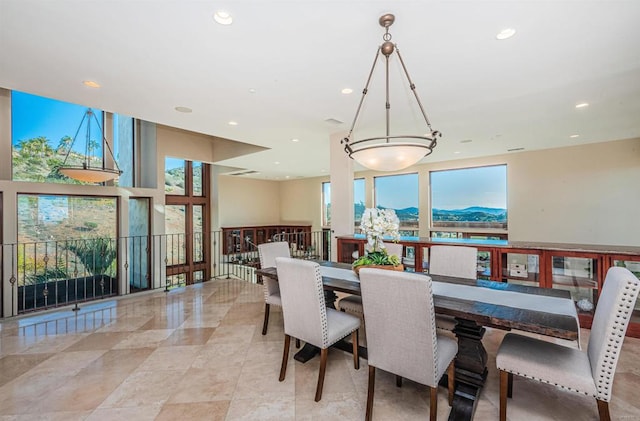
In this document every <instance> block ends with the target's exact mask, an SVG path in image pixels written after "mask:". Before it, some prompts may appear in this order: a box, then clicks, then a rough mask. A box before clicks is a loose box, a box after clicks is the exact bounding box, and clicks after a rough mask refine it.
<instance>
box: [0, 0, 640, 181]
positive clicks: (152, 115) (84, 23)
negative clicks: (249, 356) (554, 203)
mask: <svg viewBox="0 0 640 421" xmlns="http://www.w3.org/2000/svg"><path fill="white" fill-rule="evenodd" d="M219 9H225V10H227V11H228V12H230V13H231V14H232V16H233V18H234V23H233V25H230V26H221V25H219V24H217V23H215V22H214V20H213V18H212V15H213V14H214V12H215V11H216V10H219ZM388 12H389V13H393V14H395V15H396V22H395V24H394V25H393V26H392V27H391V30H390V32H391V34H392V35H393V41H394V42H396V43H397V45H398V48H399V49H400V50H401V52H402V55H403V58H404V60H405V63H406V65H407V68H408V71H409V74H410V75H411V77H412V79H413V81H414V83H415V84H416V86H417V92H418V94H419V96H420V98H421V100H422V103H423V104H424V106H425V109H426V111H427V114H428V116H429V118H430V120H431V122H432V125H433V128H434V129H436V130H439V131H441V132H442V133H443V134H444V136H443V137H442V139H441V140H440V141H439V144H438V147H437V148H436V150H435V152H434V153H433V154H432V155H431V156H430V157H428V158H426V159H425V162H435V161H444V160H451V159H459V158H467V157H475V156H484V155H495V154H500V153H505V152H506V151H507V150H509V149H514V148H525V149H526V150H533V149H543V148H554V147H560V146H567V145H574V144H579V143H590V142H602V141H609V140H618V139H625V138H632V137H640V1H637V0H629V1H604V0H603V1H585V0H580V1H578V0H576V1H483V0H473V1H453V0H452V1H444V0H443V1H424V0H423V1H399V0H395V1H373V0H371V1H330V0H313V1H312V0H297V1H268V0H254V1H250V0H246V1H239V0H238V1H232V0H226V1H220V2H216V1H201V0H200V1H192V0H181V1H168V0H167V1H150V0H147V1H144V0H129V1H126V0H103V1H89V0H85V1H82V0H74V1H71V0H56V1H49V0H0V86H1V87H5V88H9V89H16V90H21V91H26V92H30V93H34V94H38V95H44V96H48V97H52V98H57V99H62V100H66V101H71V102H75V103H79V104H83V105H89V106H94V107H98V108H101V109H104V110H107V111H113V112H118V113H123V114H128V115H131V116H134V117H137V118H141V119H144V120H148V121H154V122H158V123H162V124H166V125H169V126H175V127H179V128H184V129H188V130H192V131H196V132H201V133H207V134H211V135H215V136H220V137H223V138H228V139H232V140H238V141H242V142H247V143H251V144H255V145H259V146H264V147H269V148H270V150H267V151H264V152H259V153H255V154H251V155H247V156H245V157H240V158H234V159H228V160H225V161H222V162H220V164H221V165H225V166H230V167H237V168H245V169H247V170H255V171H258V172H259V174H258V175H255V177H257V178H265V177H266V178H269V179H274V178H278V179H285V177H287V176H289V177H291V178H295V177H309V176H319V175H323V174H327V170H328V169H329V148H328V141H329V135H330V134H331V133H335V132H340V131H344V130H348V129H349V127H350V125H351V122H352V120H353V117H354V115H355V111H356V108H357V105H358V101H359V100H360V92H361V91H362V88H363V87H364V84H365V81H366V77H367V75H368V72H369V69H370V66H371V63H372V62H373V58H374V55H375V52H376V48H377V47H378V45H379V44H380V43H381V42H382V34H383V29H382V28H381V27H380V26H379V25H378V18H379V16H381V15H382V14H384V13H388ZM506 27H512V28H515V29H516V30H517V33H516V35H515V36H514V37H513V38H511V39H509V40H504V41H498V40H496V38H495V35H496V34H497V33H498V32H499V31H500V30H501V29H503V28H506ZM382 68H383V67H382V65H379V69H378V70H380V71H381V70H382ZM391 71H392V74H394V75H398V74H399V73H398V71H399V68H398V66H397V64H393V65H392V66H391ZM84 80H94V81H97V82H98V83H100V84H101V85H102V87H101V88H100V89H92V88H88V87H86V86H84V85H83V84H82V81H84ZM403 83H404V84H400V83H398V81H396V80H395V79H394V80H393V83H392V86H391V95H392V97H391V106H392V109H391V113H392V117H391V123H392V127H391V132H392V134H420V133H425V132H426V131H427V130H426V127H425V126H424V124H420V119H419V115H418V114H417V110H416V106H415V103H414V102H411V101H410V98H409V96H408V92H409V90H408V88H407V86H406V82H403ZM345 87H350V88H352V89H353V90H354V93H352V94H351V95H343V94H341V92H340V91H341V89H342V88H345ZM250 89H255V93H251V92H250ZM382 90H383V75H382V73H378V72H376V75H374V80H373V81H372V85H371V91H370V94H369V95H367V100H366V101H365V108H364V110H363V114H362V115H361V119H360V122H359V124H358V125H357V126H356V135H358V134H359V133H360V134H362V135H364V134H368V133H371V132H372V131H373V130H374V129H375V127H377V126H379V127H382V125H381V123H382V122H383V121H384V100H383V99H382ZM580 102H588V103H589V104H590V106H589V107H587V108H583V109H576V108H575V105H576V104H578V103H580ZM177 106H183V107H189V108H191V109H193V112H192V113H189V114H185V113H179V112H176V111H175V109H174V108H175V107H177ZM329 118H333V119H337V120H340V121H343V122H344V124H341V125H335V124H329V123H327V122H325V120H326V119H329ZM230 120H233V121H237V122H238V125H237V126H230V125H228V124H227V123H228V121H230ZM573 134H579V135H580V137H578V138H570V137H569V136H570V135H573ZM293 138H297V139H299V140H300V141H299V142H295V143H294V142H292V141H291V139H293ZM468 139H471V140H472V142H470V143H461V141H462V140H468ZM456 152H457V153H456ZM276 161H277V162H279V163H280V164H275V162H276Z"/></svg>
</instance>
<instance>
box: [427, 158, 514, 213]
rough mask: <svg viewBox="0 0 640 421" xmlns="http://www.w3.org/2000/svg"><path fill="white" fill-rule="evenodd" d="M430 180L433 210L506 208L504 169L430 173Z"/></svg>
mask: <svg viewBox="0 0 640 421" xmlns="http://www.w3.org/2000/svg"><path fill="white" fill-rule="evenodd" d="M430 178H431V200H432V205H431V206H432V207H433V208H435V209H464V208H468V207H470V206H484V207H488V208H500V209H506V208H507V166H506V165H496V166H491V167H477V168H464V169H460V170H446V171H433V172H431V175H430Z"/></svg>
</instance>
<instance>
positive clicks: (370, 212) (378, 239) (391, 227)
mask: <svg viewBox="0 0 640 421" xmlns="http://www.w3.org/2000/svg"><path fill="white" fill-rule="evenodd" d="M399 226H400V221H399V220H398V216H397V215H396V212H395V211H394V210H393V209H378V208H367V209H365V210H364V213H363V214H362V220H361V221H360V229H361V230H362V232H363V233H364V234H365V235H366V236H367V245H366V253H365V255H364V256H361V257H359V258H358V259H357V260H356V261H355V262H353V270H354V271H355V272H356V273H358V271H359V270H360V269H361V268H362V267H365V266H369V267H379V268H382V269H391V270H404V268H403V266H402V264H401V263H400V257H398V256H396V255H395V254H391V255H390V254H388V253H387V250H386V248H385V246H384V242H383V241H382V238H383V236H385V235H386V236H388V237H390V238H391V239H392V240H393V241H395V242H397V241H398V240H399V239H400V233H399V232H398V228H399Z"/></svg>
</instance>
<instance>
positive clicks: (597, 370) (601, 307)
mask: <svg viewBox="0 0 640 421" xmlns="http://www.w3.org/2000/svg"><path fill="white" fill-rule="evenodd" d="M639 291H640V280H638V278H636V277H635V275H634V274H633V273H631V272H630V271H629V270H628V269H626V268H623V267H612V268H610V269H609V270H608V271H607V276H606V277H605V280H604V286H603V287H602V293H601V294H600V298H599V299H598V305H597V306H596V312H595V314H594V316H593V324H592V325H591V334H590V336H589V345H588V347H587V353H588V355H589V362H590V363H591V373H592V374H593V379H594V381H595V383H596V390H597V396H596V398H597V399H600V400H604V401H607V402H609V401H610V400H611V386H612V385H613V375H614V374H615V371H616V365H617V364H618V357H619V356H620V349H621V348H622V341H623V340H624V335H625V333H626V331H627V326H628V325H629V320H630V319H631V312H632V311H633V308H634V306H635V303H636V298H637V297H638V292H639Z"/></svg>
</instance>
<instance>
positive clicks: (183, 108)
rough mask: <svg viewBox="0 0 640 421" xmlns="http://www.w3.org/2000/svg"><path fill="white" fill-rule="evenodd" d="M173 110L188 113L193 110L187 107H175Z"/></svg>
mask: <svg viewBox="0 0 640 421" xmlns="http://www.w3.org/2000/svg"><path fill="white" fill-rule="evenodd" d="M175 110H176V111H177V112H179V113H190V112H192V111H193V110H192V109H191V108H189V107H176V108H175Z"/></svg>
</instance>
